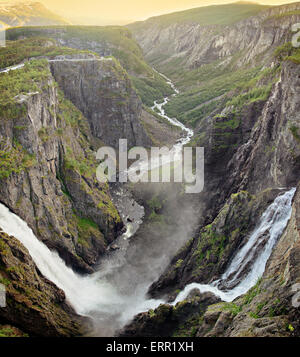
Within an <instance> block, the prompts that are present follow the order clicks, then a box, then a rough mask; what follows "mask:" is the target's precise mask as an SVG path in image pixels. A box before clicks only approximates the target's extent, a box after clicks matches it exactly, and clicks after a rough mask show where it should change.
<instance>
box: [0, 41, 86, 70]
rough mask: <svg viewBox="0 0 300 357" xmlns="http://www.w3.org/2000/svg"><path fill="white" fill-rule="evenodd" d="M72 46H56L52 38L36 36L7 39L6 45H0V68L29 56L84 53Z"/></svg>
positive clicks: (17, 62)
mask: <svg viewBox="0 0 300 357" xmlns="http://www.w3.org/2000/svg"><path fill="white" fill-rule="evenodd" d="M85 52H86V51H78V50H75V49H72V48H66V47H58V46H57V45H56V43H55V41H53V40H49V39H48V38H43V37H37V38H29V39H23V40H17V41H7V43H6V47H0V68H6V67H9V66H12V65H15V64H19V63H21V62H23V61H24V60H28V59H29V58H34V57H40V56H47V57H55V56H58V55H72V54H76V53H85Z"/></svg>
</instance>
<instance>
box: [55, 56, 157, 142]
mask: <svg viewBox="0 0 300 357" xmlns="http://www.w3.org/2000/svg"><path fill="white" fill-rule="evenodd" d="M51 70H52V73H53V76H54V78H55V80H56V81H57V82H58V83H59V86H60V87H61V88H62V89H63V91H64V93H65V95H66V97H67V98H68V99H70V100H71V102H72V103H73V104H74V105H75V106H76V107H77V108H78V109H80V110H81V112H82V113H83V114H84V115H85V117H86V118H87V119H88V120H89V124H90V127H91V132H92V134H93V135H94V136H95V137H97V138H99V139H101V140H102V141H103V142H104V143H105V144H107V145H110V146H113V147H118V144H119V139H120V138H124V139H127V142H128V147H129V148H130V147H133V146H144V147H147V146H151V143H152V142H151V140H150V139H149V137H148V136H147V134H146V132H145V131H144V128H143V126H142V124H141V122H140V120H141V114H142V103H141V101H140V99H139V98H138V96H137V94H136V92H135V91H134V90H133V88H132V85H131V82H130V79H129V77H128V75H127V74H126V72H125V70H124V69H123V68H122V67H121V66H120V65H119V64H118V63H117V62H116V61H115V60H114V59H112V58H103V59H100V60H99V59H95V60H94V61H91V60H90V61H86V62H85V61H79V62H76V61H74V62H71V61H68V60H65V61H58V62H52V63H51Z"/></svg>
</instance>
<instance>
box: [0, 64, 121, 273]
mask: <svg viewBox="0 0 300 357" xmlns="http://www.w3.org/2000/svg"><path fill="white" fill-rule="evenodd" d="M39 63H42V64H41V67H40V68H37V67H35V68H36V69H37V71H36V72H33V73H37V76H39V75H40V74H39V73H44V77H43V79H42V80H41V79H40V80H39V81H38V80H37V81H36V85H37V87H36V88H35V89H36V91H34V92H31V93H28V94H26V95H19V96H17V97H15V98H12V99H11V104H10V106H8V108H7V107H6V106H5V105H4V106H2V107H1V108H2V116H1V128H0V143H1V150H3V151H1V160H2V166H1V177H0V180H1V185H0V195H1V202H2V203H4V204H5V205H6V206H7V207H9V208H10V209H11V210H12V211H13V212H14V213H16V214H17V215H19V216H20V217H21V218H22V219H23V220H25V221H26V222H27V223H28V225H29V226H30V227H31V228H32V229H33V231H34V233H35V234H36V236H37V237H38V238H39V239H40V240H42V241H43V242H44V243H45V244H46V245H47V246H48V247H49V248H51V249H56V250H57V251H58V252H59V254H60V256H61V257H62V258H63V259H64V260H65V261H66V262H67V264H68V265H72V266H73V267H74V268H75V269H76V270H78V271H83V272H91V271H92V269H91V266H92V265H93V264H95V263H96V262H97V260H98V258H99V256H101V254H103V252H104V251H105V248H106V245H107V243H110V242H111V241H112V240H113V239H114V238H115V237H116V236H117V235H118V232H119V231H120V229H121V228H122V226H123V224H122V222H121V219H120V217H119V214H118V212H117V210H116V208H115V207H114V205H113V204H112V202H111V199H110V194H109V190H108V186H107V185H102V184H100V183H98V182H97V180H96V177H95V171H96V167H97V162H96V159H95V156H94V153H93V150H94V148H93V146H92V142H93V139H92V135H91V132H90V129H89V125H88V121H87V119H86V118H84V117H83V115H82V113H81V112H80V111H79V110H78V109H77V108H76V107H75V106H73V105H72V104H71V103H70V102H69V101H68V100H67V99H65V97H64V95H63V93H62V92H61V91H59V90H58V88H57V84H56V83H55V81H54V79H53V77H52V75H51V73H50V70H49V66H48V64H47V62H44V61H42V62H39ZM32 66H33V67H34V64H29V65H28V67H26V68H24V69H20V70H17V71H19V72H11V73H10V74H8V75H6V76H11V77H10V78H11V83H14V82H13V78H14V77H13V76H20V78H21V77H22V75H24V76H25V75H26V71H29V70H31V68H32ZM21 83H22V82H21ZM10 108H11V109H10ZM8 110H11V111H10V112H8ZM13 112H14V113H16V114H15V115H10V117H8V118H7V117H6V114H5V113H8V114H9V113H13Z"/></svg>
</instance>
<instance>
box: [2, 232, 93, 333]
mask: <svg viewBox="0 0 300 357" xmlns="http://www.w3.org/2000/svg"><path fill="white" fill-rule="evenodd" d="M0 279H1V281H2V282H4V284H5V287H6V301H7V306H6V307H4V308H1V309H0V323H1V324H10V325H13V326H16V327H20V328H21V329H22V331H23V332H26V333H28V334H29V335H30V336H31V335H32V336H44V337H69V336H80V335H83V334H84V333H86V332H87V330H88V328H89V325H90V322H89V320H88V319H87V318H84V317H81V316H78V315H77V314H76V313H75V311H74V310H73V308H72V307H71V306H70V305H69V304H68V303H67V302H66V298H65V294H64V292H63V291H62V290H61V289H59V288H58V287H57V286H56V285H54V284H53V283H52V282H50V281H49V280H48V279H46V278H45V277H44V276H43V275H41V272H40V271H39V270H38V268H37V267H36V265H35V263H34V262H33V260H32V258H31V257H30V255H29V252H28V251H27V249H26V248H25V247H24V246H23V245H22V244H21V243H20V242H19V241H18V240H17V239H16V238H14V237H12V236H11V237H10V236H8V235H7V234H5V233H3V232H0ZM3 328H5V327H3ZM7 329H9V330H11V328H10V327H6V331H8V330H7ZM12 333H13V334H14V335H21V336H22V334H21V332H20V331H19V330H17V329H16V330H12Z"/></svg>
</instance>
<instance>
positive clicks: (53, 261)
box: [0, 66, 296, 336]
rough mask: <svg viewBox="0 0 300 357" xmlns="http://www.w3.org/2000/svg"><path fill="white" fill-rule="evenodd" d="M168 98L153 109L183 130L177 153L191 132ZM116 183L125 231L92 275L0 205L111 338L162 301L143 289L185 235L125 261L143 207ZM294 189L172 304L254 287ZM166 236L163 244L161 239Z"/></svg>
mask: <svg viewBox="0 0 300 357" xmlns="http://www.w3.org/2000/svg"><path fill="white" fill-rule="evenodd" d="M18 68H21V67H18V66H15V67H14V68H11V69H10V70H12V69H18ZM162 76H163V77H164V78H165V79H166V80H167V82H168V83H169V85H170V86H171V87H172V88H173V89H174V92H175V94H174V95H177V94H178V90H177V89H176V88H175V86H174V84H173V83H172V82H171V81H170V80H169V79H168V78H167V77H165V76H164V75H162ZM169 100H170V98H169V97H166V98H164V101H163V102H162V103H157V102H155V103H154V106H153V110H157V111H158V112H159V114H160V115H161V116H162V117H164V118H165V119H167V120H168V121H169V122H170V123H172V124H173V125H176V126H178V127H180V128H181V129H182V130H183V132H184V133H185V134H186V135H185V136H184V137H183V138H181V139H180V140H179V141H178V142H177V143H176V144H175V145H174V147H173V150H174V152H175V153H178V154H179V153H181V151H182V148H183V146H184V145H186V144H187V143H189V141H190V140H191V138H192V137H193V135H194V133H193V131H192V130H191V129H189V128H187V127H185V126H184V125H183V124H182V123H180V122H179V121H178V120H177V119H175V118H169V117H168V116H167V115H166V113H165V110H164V106H165V105H166V104H167V103H168V101H169ZM147 167H148V166H147ZM116 185H119V186H117V187H114V189H113V191H114V193H113V202H114V204H115V205H116V207H117V208H118V210H119V212H120V215H121V217H122V219H123V221H124V223H125V225H126V231H125V232H124V233H123V234H122V235H121V236H120V237H119V238H118V239H117V240H116V241H115V242H114V243H113V244H112V245H111V246H110V247H108V254H107V256H106V257H104V259H103V260H102V261H101V263H100V264H99V266H98V270H97V272H95V273H94V274H92V275H90V276H81V275H79V274H77V273H75V272H73V270H72V269H71V268H69V267H67V266H66V264H65V262H64V261H63V260H62V259H61V258H60V257H59V256H58V254H57V253H56V252H54V251H50V250H49V249H48V247H46V246H45V245H44V244H43V243H42V242H41V241H39V240H38V239H37V237H36V236H35V235H34V233H33V232H32V230H31V229H30V228H29V227H28V225H27V224H26V222H24V221H23V220H22V219H21V218H19V217H18V216H16V215H15V214H13V213H12V212H10V211H9V209H8V208H7V207H5V206H4V205H2V204H0V227H1V228H2V229H3V231H4V232H6V233H7V234H9V235H13V236H15V237H16V238H17V239H18V240H19V241H20V242H21V243H22V244H23V245H24V246H25V247H26V248H27V249H28V251H29V253H30V255H31V257H32V259H33V260H34V262H35V263H36V265H37V266H38V268H39V269H40V271H41V272H42V274H43V275H44V276H46V277H47V278H48V279H49V280H50V281H52V282H53V283H55V284H56V285H57V286H58V287H59V288H61V289H62V290H64V292H65V294H66V297H67V300H68V301H69V303H70V304H71V305H72V306H73V307H74V309H75V310H76V312H77V313H78V314H81V315H84V316H88V317H90V318H91V319H92V320H93V322H94V332H93V335H94V336H113V335H114V334H115V333H116V331H118V330H119V329H120V328H122V327H123V326H124V325H125V324H127V323H128V322H130V321H131V320H132V318H133V317H134V316H135V315H136V314H138V313H140V312H144V311H147V310H149V309H154V308H156V307H158V306H159V305H160V304H161V303H165V301H164V300H157V299H149V298H148V297H147V291H148V289H149V287H150V286H151V284H152V283H153V282H154V281H155V280H156V279H158V277H159V276H160V274H161V273H162V271H163V270H164V269H165V268H166V267H167V266H168V264H169V258H170V257H168V256H167V255H166V252H165V251H164V249H165V247H166V245H168V244H169V245H170V244H173V247H172V249H173V250H174V252H176V249H179V248H180V246H182V245H183V244H184V241H180V239H187V238H188V237H185V236H184V234H186V232H185V231H186V227H184V226H183V227H182V231H180V232H178V236H175V237H174V236H172V237H164V239H161V241H162V242H155V243H156V244H158V247H159V248H160V247H161V251H160V255H159V256H149V257H148V256H147V254H149V253H148V252H149V250H148V248H147V244H148V246H149V249H150V246H151V244H153V242H148V243H147V242H145V245H146V246H145V247H144V249H143V254H144V256H143V257H140V259H139V260H137V261H127V260H126V252H127V251H128V249H129V247H131V245H134V244H133V243H130V238H131V237H133V235H134V234H135V233H136V232H137V230H138V229H139V227H140V225H141V224H142V222H143V217H144V208H143V207H142V206H141V205H139V204H138V203H137V202H135V200H134V199H133V197H132V196H131V194H130V192H128V191H127V190H126V189H125V188H124V187H123V186H122V185H120V184H116ZM295 191H296V189H295V188H292V189H290V190H288V191H286V192H285V193H283V194H281V195H280V196H278V197H277V198H276V199H275V200H274V202H273V203H272V204H271V205H270V206H269V207H268V208H267V209H266V211H265V212H264V214H263V215H262V217H261V220H260V222H259V224H258V226H257V227H256V229H255V230H254V231H253V232H252V233H251V235H250V238H249V240H248V242H247V243H246V244H245V245H244V246H243V247H242V248H241V249H240V250H238V251H237V252H236V255H235V256H234V257H233V260H232V261H231V263H230V264H229V266H228V268H227V270H226V272H225V273H224V274H223V275H222V276H221V278H220V279H219V280H217V281H215V282H213V283H211V284H198V283H192V284H189V285H188V286H186V287H185V289H184V290H183V291H181V292H180V293H179V294H178V296H177V298H176V299H175V301H174V302H173V303H172V304H173V305H175V304H176V303H177V302H179V301H181V300H183V299H185V298H186V297H187V296H188V295H189V293H190V292H191V291H192V290H193V289H195V288H196V289H198V290H200V291H201V292H205V291H211V292H213V293H214V294H215V295H217V296H219V297H220V298H221V299H222V300H224V301H232V300H234V299H235V298H236V297H238V296H240V295H241V294H244V293H245V292H247V291H248V290H249V289H250V288H251V287H252V286H253V285H255V283H256V281H257V279H258V278H259V277H261V276H262V274H263V273H264V270H265V266H266V263H267V261H268V259H269V257H270V255H271V253H272V249H273V248H274V246H275V244H276V243H277V241H278V239H279V238H280V236H281V234H282V232H283V231H284V229H285V227H286V225H287V223H288V221H289V219H290V216H291V211H292V199H293V196H294V194H295ZM180 237H181V238H180ZM182 237H183V238H182ZM164 240H165V241H166V242H163V241H164ZM174 242H176V244H177V245H178V247H177V245H176V244H175V245H174ZM163 244H165V245H163ZM131 249H134V247H133V248H131ZM170 252H171V253H173V251H171V250H170V251H169V255H170V254H171V253H170Z"/></svg>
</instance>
